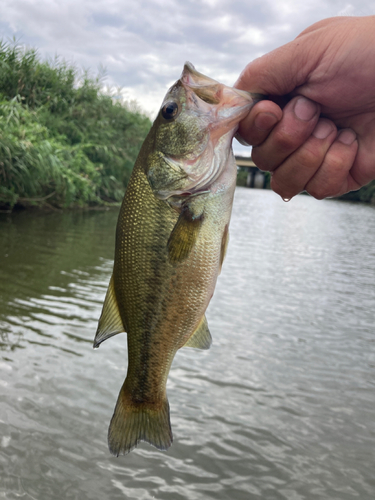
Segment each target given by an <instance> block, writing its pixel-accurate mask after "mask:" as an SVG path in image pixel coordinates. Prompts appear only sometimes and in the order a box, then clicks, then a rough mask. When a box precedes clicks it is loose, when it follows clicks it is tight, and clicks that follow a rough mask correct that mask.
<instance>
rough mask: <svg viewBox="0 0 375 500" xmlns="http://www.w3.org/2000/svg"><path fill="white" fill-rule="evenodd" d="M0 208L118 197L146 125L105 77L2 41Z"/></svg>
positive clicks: (93, 202)
mask: <svg viewBox="0 0 375 500" xmlns="http://www.w3.org/2000/svg"><path fill="white" fill-rule="evenodd" d="M0 67H1V71H0V209H1V210H12V209H13V208H14V207H15V206H21V207H25V208H29V207H34V206H37V207H47V208H48V207H52V208H74V207H83V206H85V207H87V206H89V207H90V206H100V205H106V204H111V203H117V202H120V201H121V200H122V197H123V194H124V190H125V187H126V185H127V182H128V180H129V177H130V174H131V170H132V168H133V164H134V162H135V159H136V157H137V154H138V151H139V149H140V147H141V145H142V142H143V141H144V139H145V137H146V135H147V132H148V130H149V129H150V126H151V121H150V120H149V118H148V117H146V116H145V115H143V114H142V113H141V112H140V111H139V110H138V109H137V108H136V106H134V104H129V103H126V102H123V101H121V99H117V100H115V99H113V96H111V95H107V94H104V93H103V88H102V77H101V75H99V76H98V77H96V78H94V77H91V76H90V75H89V74H88V73H87V72H83V71H80V70H78V69H77V68H76V67H74V66H73V65H69V64H67V63H65V62H64V61H60V60H59V59H58V58H56V59H55V60H54V61H42V60H41V59H40V57H39V55H38V54H37V51H36V50H34V49H25V48H24V47H21V46H19V45H17V44H10V43H5V42H3V41H2V42H0Z"/></svg>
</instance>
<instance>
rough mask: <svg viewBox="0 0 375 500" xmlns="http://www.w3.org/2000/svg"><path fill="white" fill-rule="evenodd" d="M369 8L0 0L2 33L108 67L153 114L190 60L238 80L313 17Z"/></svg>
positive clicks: (256, 0)
mask: <svg viewBox="0 0 375 500" xmlns="http://www.w3.org/2000/svg"><path fill="white" fill-rule="evenodd" d="M372 14H375V3H374V2H373V1H370V0H356V1H355V2H354V1H353V0H352V2H346V1H345V0H344V1H339V0H304V1H303V2H302V1H301V0H57V1H55V0H0V38H2V39H3V40H8V39H12V38H13V37H15V38H16V39H17V40H18V42H19V43H20V44H22V45H26V46H29V47H33V48H36V49H38V52H39V54H40V56H41V57H42V58H43V59H44V58H54V57H55V56H56V55H58V56H59V57H60V58H62V59H64V60H66V61H67V62H69V63H73V64H75V65H76V66H77V67H79V68H83V69H86V70H89V71H90V72H91V74H92V75H93V76H96V75H97V74H98V73H99V71H100V69H101V68H104V69H105V75H106V77H105V79H104V81H103V82H104V84H105V85H107V86H108V87H111V88H113V89H116V93H121V95H123V96H124V98H125V100H130V101H132V100H136V101H137V103H138V105H139V106H140V107H141V109H142V110H143V111H144V112H146V113H147V114H148V115H149V116H150V118H152V119H154V118H155V116H156V113H157V111H158V109H159V107H160V105H161V102H162V100H163V97H164V95H165V93H166V91H167V90H168V88H169V87H170V86H171V85H172V84H173V82H175V81H176V80H177V79H178V78H179V76H180V74H181V71H182V68H183V65H184V62H185V61H190V62H192V63H193V64H194V66H195V67H196V68H197V70H198V71H200V72H202V73H205V74H207V75H208V76H210V77H211V78H214V79H215V80H218V81H220V82H222V83H225V84H227V85H233V83H234V82H235V81H236V79H237V78H238V76H239V74H240V73H241V71H242V70H243V68H244V67H245V66H246V64H247V63H248V62H250V61H251V60H253V59H255V58H256V57H259V56H261V55H263V54H265V53H267V52H269V51H270V50H272V49H274V48H276V47H279V46H280V45H283V44H285V43H287V42H289V41H290V40H292V39H293V38H295V37H296V36H297V35H298V34H299V33H300V32H301V31H303V30H304V29H305V28H307V27H308V26H310V25H311V24H313V23H314V22H316V21H319V20H320V19H324V18H327V17H332V16H338V15H359V16H362V15H372ZM117 89H120V90H117ZM234 149H235V152H237V153H241V154H246V152H247V150H248V149H249V148H247V149H246V150H245V148H243V147H242V146H240V145H238V143H237V145H235V146H234Z"/></svg>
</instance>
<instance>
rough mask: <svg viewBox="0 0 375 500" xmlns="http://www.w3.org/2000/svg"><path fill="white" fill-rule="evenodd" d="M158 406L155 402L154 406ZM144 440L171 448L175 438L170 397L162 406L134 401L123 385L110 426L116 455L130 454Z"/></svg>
mask: <svg viewBox="0 0 375 500" xmlns="http://www.w3.org/2000/svg"><path fill="white" fill-rule="evenodd" d="M152 406H154V405H152ZM140 441H146V442H147V443H150V444H152V445H153V446H155V447H156V448H158V449H159V450H167V449H168V448H169V447H170V445H171V444H172V441H173V436H172V429H171V422H170V418H169V403H168V399H167V397H165V399H164V401H163V402H162V403H161V404H160V405H157V407H156V405H155V407H151V405H150V404H146V403H134V402H132V401H131V400H130V398H129V396H128V394H127V391H126V387H125V384H124V386H123V387H122V389H121V391H120V394H119V397H118V400H117V403H116V407H115V411H114V413H113V417H112V420H111V423H110V425H109V429H108V447H109V450H110V452H111V453H112V454H113V455H115V456H117V457H118V456H119V455H126V454H127V453H129V452H130V451H132V449H134V448H135V447H136V446H137V445H138V443H139V442H140Z"/></svg>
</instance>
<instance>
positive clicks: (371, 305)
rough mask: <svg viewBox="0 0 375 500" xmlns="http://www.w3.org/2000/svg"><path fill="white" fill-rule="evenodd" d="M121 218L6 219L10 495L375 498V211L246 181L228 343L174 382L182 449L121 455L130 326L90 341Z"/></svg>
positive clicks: (216, 334)
mask: <svg viewBox="0 0 375 500" xmlns="http://www.w3.org/2000/svg"><path fill="white" fill-rule="evenodd" d="M116 219H117V213H116V211H107V212H102V211H91V212H74V213H64V214H61V213H47V214H31V213H17V214H13V215H11V216H10V215H4V214H2V215H1V217H0V342H1V344H0V348H1V350H0V498H4V499H9V500H10V499H19V498H22V499H35V500H51V499H57V500H59V499H77V500H86V499H92V500H99V499H100V500H103V499H111V500H116V499H142V500H150V499H158V500H186V499H189V500H206V499H215V500H222V499H228V500H242V499H243V500H245V499H246V500H249V499H250V500H253V499H262V500H281V499H287V500H302V499H306V500H309V499H319V500H324V499H327V500H328V499H329V500H336V499H337V500H346V499H365V500H367V499H368V500H370V499H373V498H375V331H374V325H375V208H374V207H371V206H365V205H360V204H351V203H345V202H339V201H335V200H325V201H316V200H314V199H312V198H309V197H307V196H297V197H296V198H295V199H293V200H292V201H291V202H289V203H284V202H283V201H282V200H281V199H279V197H278V196H277V195H275V194H274V193H272V192H271V191H260V190H251V189H245V188H238V189H237V192H236V198H235V204H234V209H233V217H232V222H231V240H230V245H229V250H228V254H227V258H226V261H225V263H224V267H223V272H222V274H221V276H220V278H219V280H218V285H217V289H216V292H215V295H214V297H213V299H212V301H211V304H210V306H209V309H208V313H207V318H208V322H209V326H210V330H211V333H212V336H213V339H214V342H213V346H212V348H211V349H210V350H209V351H199V350H195V349H182V350H181V351H179V352H178V353H177V355H176V358H175V361H174V363H173V366H172V370H171V373H170V376H169V380H168V396H169V401H170V406H171V422H172V428H173V433H174V443H173V445H172V447H171V448H170V449H169V451H168V452H159V451H158V450H156V449H155V448H152V447H151V446H149V445H148V444H145V443H142V444H141V445H140V446H139V448H138V449H137V450H135V451H133V452H132V453H131V454H130V455H127V456H125V457H124V456H122V457H119V458H116V457H113V456H111V455H110V454H109V452H108V449H107V443H106V439H107V428H108V424H109V420H110V418H111V416H112V412H113V408H114V405H115V402H116V399H117V395H118V391H119V389H120V387H121V385H122V382H123V379H124V377H125V373H126V366H127V361H126V359H127V353H126V335H125V334H123V335H118V336H116V337H114V338H112V339H110V340H108V341H106V342H105V343H103V344H102V346H101V347H100V349H98V350H93V349H92V340H93V337H94V333H95V330H96V324H97V319H98V317H99V315H100V311H101V306H102V301H103V298H104V295H105V291H106V287H107V284H108V280H109V277H110V273H111V266H112V257H113V249H114V230H115V225H116ZM182 306H183V305H182Z"/></svg>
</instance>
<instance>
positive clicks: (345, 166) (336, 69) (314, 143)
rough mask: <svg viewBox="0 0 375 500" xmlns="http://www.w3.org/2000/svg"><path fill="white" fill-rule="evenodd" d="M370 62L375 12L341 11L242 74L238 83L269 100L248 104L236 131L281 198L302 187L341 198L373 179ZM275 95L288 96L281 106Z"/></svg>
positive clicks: (374, 56) (374, 54)
mask: <svg viewBox="0 0 375 500" xmlns="http://www.w3.org/2000/svg"><path fill="white" fill-rule="evenodd" d="M374 60H375V16H368V17H348V18H347V17H338V18H331V19H325V20H324V21H320V22H318V23H316V24H314V25H312V26H311V27H309V28H307V29H306V30H305V31H303V32H302V33H301V34H300V35H299V36H298V37H297V38H296V39H295V40H294V41H292V42H290V43H288V44H286V45H284V46H282V47H280V48H278V49H276V50H274V51H273V52H270V53H269V54H266V55H265V56H263V57H261V58H259V59H256V60H255V61H253V62H252V63H250V64H249V65H248V66H247V67H246V68H245V69H244V71H243V72H242V74H241V75H240V77H239V79H238V81H237V82H236V84H235V86H236V87H237V88H240V89H243V90H250V91H251V92H261V93H263V94H268V95H270V96H271V99H273V100H269V101H266V100H265V101H260V102H259V103H258V104H256V105H255V106H254V107H253V108H252V109H251V111H250V113H249V115H248V116H247V117H246V118H245V119H244V120H243V121H242V122H241V124H240V129H239V134H240V135H241V137H242V138H244V139H245V141H246V142H247V143H248V144H251V145H253V151H252V158H253V160H254V162H255V164H256V165H257V166H258V167H259V168H260V169H261V170H269V171H271V172H272V179H271V187H272V189H273V190H274V191H275V192H276V193H278V194H280V195H281V196H282V197H283V198H285V199H289V198H292V197H293V196H294V195H296V194H298V193H299V192H301V191H303V190H306V191H307V192H308V193H310V194H311V195H312V196H314V197H315V198H318V199H322V198H325V197H328V196H339V195H341V194H344V193H346V192H348V191H351V190H356V189H359V188H360V187H361V186H363V185H365V184H367V183H368V182H370V181H371V180H372V179H375V92H374V85H375V64H374V63H373V61H374ZM277 96H283V99H284V102H287V101H288V98H289V99H290V98H291V100H289V102H287V104H286V105H285V107H284V106H283V105H282V104H281V103H280V97H277ZM281 100H282V99H281ZM273 101H276V102H278V103H279V104H280V105H279V104H276V102H273ZM282 108H283V109H282Z"/></svg>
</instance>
